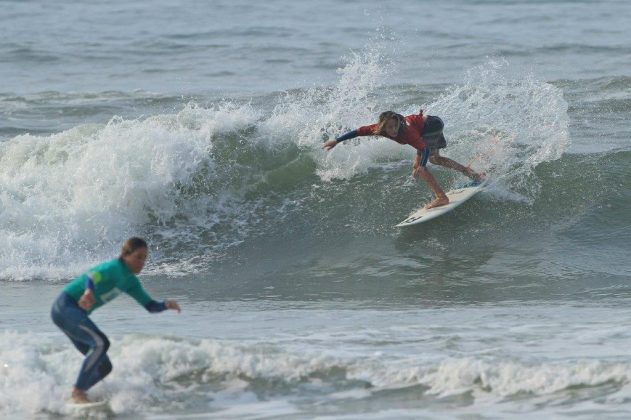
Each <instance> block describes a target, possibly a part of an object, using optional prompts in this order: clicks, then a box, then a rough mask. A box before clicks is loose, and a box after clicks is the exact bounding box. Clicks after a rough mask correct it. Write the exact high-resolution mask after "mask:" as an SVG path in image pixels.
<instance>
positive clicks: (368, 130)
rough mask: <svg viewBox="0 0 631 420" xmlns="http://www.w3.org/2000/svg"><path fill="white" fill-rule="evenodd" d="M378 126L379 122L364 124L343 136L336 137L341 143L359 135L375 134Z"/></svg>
mask: <svg viewBox="0 0 631 420" xmlns="http://www.w3.org/2000/svg"><path fill="white" fill-rule="evenodd" d="M376 128H377V124H372V125H364V126H362V127H359V128H358V129H357V130H353V131H349V132H348V133H346V134H344V135H342V136H339V137H336V138H335V140H337V142H338V143H340V142H342V141H344V140H349V139H354V138H355V137H357V136H374V135H375V129H376Z"/></svg>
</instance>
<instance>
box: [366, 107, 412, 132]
mask: <svg viewBox="0 0 631 420" xmlns="http://www.w3.org/2000/svg"><path fill="white" fill-rule="evenodd" d="M391 119H395V120H397V122H398V123H399V132H401V129H402V128H403V127H405V118H404V117H403V115H401V114H397V113H396V112H394V111H385V112H382V113H381V114H379V122H377V127H375V131H374V134H375V135H376V136H383V135H385V133H386V123H387V122H388V121H390V120H391Z"/></svg>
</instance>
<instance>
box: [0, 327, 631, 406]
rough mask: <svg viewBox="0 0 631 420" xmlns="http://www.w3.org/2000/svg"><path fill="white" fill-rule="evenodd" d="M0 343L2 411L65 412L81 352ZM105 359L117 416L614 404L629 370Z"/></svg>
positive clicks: (167, 349)
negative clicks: (347, 406) (376, 402)
mask: <svg viewBox="0 0 631 420" xmlns="http://www.w3.org/2000/svg"><path fill="white" fill-rule="evenodd" d="M0 338H1V340H0V414H1V415H4V416H6V415H13V414H20V413H21V414H29V413H30V414H33V413H38V412H53V413H64V412H65V410H66V408H65V407H64V403H63V400H64V398H65V397H66V396H67V394H68V392H69V387H70V385H71V384H72V383H73V381H74V379H75V375H76V373H77V370H78V367H79V365H80V363H81V355H80V354H79V353H78V352H76V350H75V349H74V348H72V347H71V346H70V344H69V343H66V342H65V341H61V339H55V340H51V339H50V338H48V337H46V336H42V335H39V336H38V335H34V334H30V333H28V334H21V333H14V332H4V333H2V334H1V335H0ZM109 354H110V357H111V359H112V362H113V364H114V371H113V373H112V374H111V375H110V376H109V377H108V378H107V379H106V380H105V381H104V382H103V383H101V384H99V385H97V386H96V387H95V388H94V389H93V390H92V391H91V392H90V394H91V395H92V396H93V397H95V398H106V399H108V400H109V401H110V407H111V409H112V410H113V411H114V412H115V413H118V414H124V413H127V414H130V413H134V412H154V413H162V412H169V411H170V410H177V411H179V412H188V411H196V410H197V411H198V410H199V409H200V408H203V407H206V408H205V409H206V410H207V409H209V408H211V409H212V410H224V409H225V410H227V413H237V412H238V413H241V414H244V413H246V412H249V413H250V414H251V412H256V411H260V410H269V411H270V412H275V413H277V414H278V413H294V412H297V411H298V409H297V407H296V406H295V405H294V403H293V399H294V398H295V395H296V394H295V393H296V392H298V391H299V390H302V391H300V392H306V393H307V394H305V395H309V393H310V392H316V394H318V395H322V394H324V396H321V397H319V398H320V399H321V398H325V399H327V400H329V401H331V402H332V403H333V402H334V401H342V400H344V401H346V400H357V399H363V398H374V397H375V393H377V392H380V391H382V390H390V392H396V390H397V389H406V388H408V387H411V386H423V387H426V390H425V391H424V395H425V397H426V398H430V399H432V398H433V399H441V398H445V397H448V396H452V395H461V394H466V393H471V395H472V396H473V397H474V398H475V401H476V402H474V407H475V404H478V403H480V404H484V402H485V401H487V400H489V399H490V400H495V401H503V400H507V399H510V398H511V397H514V396H518V395H530V396H531V398H535V397H537V396H540V397H545V398H547V399H551V400H555V399H559V400H563V399H564V398H567V396H566V394H563V392H565V391H568V392H569V391H570V390H572V389H576V388H577V387H598V386H606V385H607V384H618V385H617V386H616V387H615V388H616V389H618V391H616V392H615V393H614V394H612V395H611V397H610V398H609V399H608V403H609V404H621V403H625V401H626V399H625V397H624V395H625V394H624V393H625V392H627V391H624V389H625V388H623V385H624V384H627V383H628V382H629V380H630V379H631V365H630V364H629V363H626V362H616V361H611V362H607V361H595V360H589V359H582V360H571V361H570V360H565V361H545V360H542V361H527V360H509V359H490V358H484V357H462V358H453V357H447V356H445V357H439V356H438V355H434V357H432V358H423V357H405V358H400V357H392V355H389V356H388V355H383V354H382V355H379V356H378V357H377V355H374V354H373V355H369V354H362V353H361V352H360V353H358V354H352V353H345V354H338V355H333V354H327V353H323V352H320V351H317V350H316V349H313V350H309V349H305V350H303V351H301V352H300V353H295V352H294V351H293V350H288V349H285V348H284V347H283V345H282V344H280V343H278V344H273V343H249V344H243V343H237V342H233V341H216V340H210V339H202V340H183V339H174V338H167V337H147V336H135V335H134V336H124V337H122V338H121V339H116V338H114V339H113V340H112V346H111V349H110V352H109ZM335 372H338V373H335ZM339 372H341V373H342V375H343V376H342V378H340V373H339ZM261 381H265V382H266V383H267V385H266V386H265V387H264V388H263V389H265V392H266V393H267V392H270V391H271V390H272V389H276V390H275V391H274V393H275V394H276V395H277V399H276V402H268V403H264V402H263V400H261V399H260V397H259V396H258V395H257V393H256V392H257V391H256V388H257V387H256V386H255V384H256V383H260V382H261ZM354 381H355V382H354ZM275 384H276V385H275ZM367 386H368V388H367ZM276 387H277V388H276ZM300 392H299V395H303V394H301V393H300ZM610 393H611V391H610ZM200 404H201V405H200ZM237 406H239V407H238V408H237ZM235 410H237V411H235ZM270 412H268V413H267V414H270Z"/></svg>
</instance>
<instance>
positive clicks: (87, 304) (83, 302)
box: [79, 289, 96, 311]
mask: <svg viewBox="0 0 631 420" xmlns="http://www.w3.org/2000/svg"><path fill="white" fill-rule="evenodd" d="M95 302H96V299H94V294H93V293H92V290H90V289H85V292H83V295H81V297H80V298H79V307H80V308H81V309H83V310H86V311H89V310H90V308H92V306H93V305H94V303H95Z"/></svg>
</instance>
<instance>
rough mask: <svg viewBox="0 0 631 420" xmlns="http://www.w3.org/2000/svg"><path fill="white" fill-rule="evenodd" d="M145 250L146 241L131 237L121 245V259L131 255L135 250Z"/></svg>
mask: <svg viewBox="0 0 631 420" xmlns="http://www.w3.org/2000/svg"><path fill="white" fill-rule="evenodd" d="M141 248H144V249H147V248H149V247H148V246H147V241H145V240H144V239H142V238H139V237H137V236H133V237H131V238H129V239H127V240H126V241H125V243H123V249H121V257H125V256H127V255H130V254H133V253H134V251H136V250H137V249H141Z"/></svg>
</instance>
